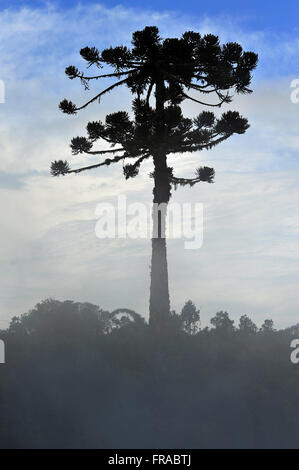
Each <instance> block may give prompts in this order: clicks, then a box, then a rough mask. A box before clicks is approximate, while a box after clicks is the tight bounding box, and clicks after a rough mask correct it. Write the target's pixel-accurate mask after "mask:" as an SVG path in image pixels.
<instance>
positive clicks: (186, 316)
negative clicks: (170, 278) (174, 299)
mask: <svg viewBox="0 0 299 470" xmlns="http://www.w3.org/2000/svg"><path fill="white" fill-rule="evenodd" d="M181 318H182V324H183V329H184V330H185V331H186V333H188V334H189V335H195V334H196V333H197V332H198V330H199V327H200V310H196V306H195V305H194V303H193V302H192V301H191V300H188V301H187V302H186V303H185V305H184V306H183V308H182V311H181Z"/></svg>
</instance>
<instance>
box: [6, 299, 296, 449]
mask: <svg viewBox="0 0 299 470" xmlns="http://www.w3.org/2000/svg"><path fill="white" fill-rule="evenodd" d="M298 334H299V325H295V326H293V327H291V328H288V329H284V330H276V329H275V328H274V325H273V322H272V321H271V320H270V319H265V321H264V322H263V324H262V325H261V327H259V328H258V327H257V326H256V325H255V324H254V323H253V322H252V320H251V319H250V318H249V316H247V315H242V316H241V317H240V320H239V323H238V325H235V324H234V321H233V320H231V319H230V317H229V314H228V313H227V312H224V311H220V312H217V313H216V314H215V315H214V317H212V318H211V326H210V327H201V324H200V312H199V310H197V308H196V306H195V305H194V304H193V303H192V302H191V301H188V302H186V304H185V305H184V307H183V308H182V310H181V312H179V313H176V312H174V311H172V312H171V316H170V319H169V324H168V325H167V327H165V330H161V331H160V333H159V334H158V336H157V335H153V334H152V331H151V328H150V327H149V325H148V323H147V322H146V321H145V320H144V318H143V317H142V316H140V315H139V314H137V313H136V312H133V311H132V310H129V309H125V308H120V309H118V310H115V311H114V312H108V311H104V310H102V309H100V308H99V307H98V306H96V305H93V304H89V303H78V302H72V301H64V302H61V301H58V300H51V299H48V300H45V301H42V302H40V303H39V304H37V305H36V306H35V308H33V309H32V310H30V311H29V312H27V313H25V314H23V315H21V316H19V317H14V318H13V319H12V321H11V323H10V326H9V328H8V329H6V330H2V331H1V334H0V337H1V338H2V339H3V341H4V342H5V345H6V364H2V365H1V366H0V415H1V424H2V425H1V428H0V446H1V448H37V449H38V448H62V449H63V448H65V449H66V448H83V449H84V448H106V449H113V448H114V449H115V448H119V449H122V448H123V449H124V448H136V449H138V448H140V449H141V448H156V449H159V448H160V449H163V448H169V449H175V448H189V449H195V448H198V449H201V448H235V449H238V448H292V447H294V448H295V447H296V446H297V445H298V437H299V436H298V433H299V428H298V422H299V411H298V406H297V403H298V387H299V367H298V365H296V364H293V363H292V362H291V361H290V354H291V349H290V343H291V340H292V339H293V338H296V337H298Z"/></svg>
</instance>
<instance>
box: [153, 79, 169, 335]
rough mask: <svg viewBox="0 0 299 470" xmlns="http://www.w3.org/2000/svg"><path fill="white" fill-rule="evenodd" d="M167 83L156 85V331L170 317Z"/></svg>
mask: <svg viewBox="0 0 299 470" xmlns="http://www.w3.org/2000/svg"><path fill="white" fill-rule="evenodd" d="M164 93H165V88H164V81H163V80H157V82H156V133H155V134H156V135H155V141H156V142H157V146H156V150H155V152H154V155H153V160H154V182H155V185H154V190H153V194H154V200H153V202H154V204H153V212H152V217H153V236H152V261H151V286H150V315H149V323H150V326H151V328H152V329H153V330H155V331H157V332H159V331H161V330H162V329H163V328H164V326H165V325H166V323H167V320H168V318H169V315H170V313H169V312H170V301H169V288H168V270H167V251H166V234H165V230H166V211H167V204H168V201H169V199H170V195H171V192H170V190H171V186H170V183H169V170H168V168H167V158H166V152H165V150H164V145H163V141H164V135H165V132H164V128H165V121H164Z"/></svg>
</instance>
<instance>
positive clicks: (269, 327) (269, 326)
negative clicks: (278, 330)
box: [260, 319, 275, 333]
mask: <svg viewBox="0 0 299 470" xmlns="http://www.w3.org/2000/svg"><path fill="white" fill-rule="evenodd" d="M260 331H261V332H262V333H273V332H274V331H275V329H274V322H273V320H269V319H268V320H265V321H264V323H263V324H262V327H261V330H260Z"/></svg>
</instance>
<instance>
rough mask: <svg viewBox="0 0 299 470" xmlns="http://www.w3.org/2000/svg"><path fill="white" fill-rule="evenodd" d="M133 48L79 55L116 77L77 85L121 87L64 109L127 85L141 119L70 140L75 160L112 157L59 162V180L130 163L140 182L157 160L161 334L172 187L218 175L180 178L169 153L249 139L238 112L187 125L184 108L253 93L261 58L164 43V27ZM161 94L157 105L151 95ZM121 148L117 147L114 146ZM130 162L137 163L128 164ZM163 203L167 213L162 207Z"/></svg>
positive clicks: (94, 127)
mask: <svg viewBox="0 0 299 470" xmlns="http://www.w3.org/2000/svg"><path fill="white" fill-rule="evenodd" d="M132 45H133V47H132V48H131V49H129V48H128V47H126V46H117V47H110V48H108V49H104V50H103V51H102V52H101V53H100V52H99V50H98V49H96V48H95V47H85V48H83V49H81V51H80V54H81V56H82V57H83V59H85V60H86V61H87V63H88V66H89V67H90V66H92V65H95V66H96V67H98V68H102V67H103V65H104V64H105V65H108V66H111V67H112V68H113V69H114V71H113V72H112V73H104V74H100V75H97V74H96V75H94V76H88V75H85V74H84V73H83V72H81V71H79V70H78V68H77V67H75V66H69V67H67V68H66V74H67V75H68V77H69V78H70V79H75V78H78V79H80V80H81V82H82V84H83V85H84V87H85V89H88V88H89V83H90V81H91V80H98V79H100V78H104V77H112V78H116V79H117V81H116V82H115V83H113V84H112V85H111V86H109V87H108V88H106V89H105V90H103V91H101V92H99V93H98V94H96V95H95V96H94V97H93V98H92V99H90V100H89V101H87V102H86V103H84V104H83V105H81V106H77V105H75V104H74V103H72V102H71V101H68V100H66V99H64V100H63V101H62V102H61V103H60V109H61V110H62V111H63V112H64V113H66V114H76V113H77V111H79V110H81V109H84V108H86V107H87V106H88V105H89V104H91V103H93V102H95V101H99V100H100V98H101V97H102V96H103V95H105V94H106V93H108V92H109V91H111V90H113V89H115V88H116V87H118V86H120V85H127V87H128V88H129V89H130V91H131V93H132V94H133V95H134V96H135V97H136V98H135V99H134V101H133V112H134V119H133V120H131V119H130V118H129V115H128V113H127V112H125V111H118V112H116V113H113V114H109V115H107V116H106V120H105V123H102V122H101V121H97V122H89V123H88V125H87V134H88V137H87V138H86V137H75V138H73V139H72V141H71V149H72V152H73V154H74V155H77V154H79V153H86V154H88V155H99V156H107V154H115V156H114V157H112V158H106V159H105V160H103V161H101V162H98V163H95V164H94V165H89V166H83V167H81V168H77V169H71V168H70V166H69V164H68V162H67V161H62V160H59V161H54V162H53V163H52V165H51V172H52V175H54V176H57V175H65V174H67V173H80V172H81V171H84V170H89V169H92V168H98V167H100V166H105V165H110V164H111V163H115V162H122V163H123V172H124V175H125V178H126V179H128V178H133V177H135V176H136V175H137V174H138V172H139V168H140V165H141V163H142V162H143V161H144V160H146V159H148V158H152V159H153V163H154V172H153V174H152V175H151V176H152V177H153V179H154V190H153V194H154V199H153V201H154V203H156V204H154V209H153V238H152V260H151V287H150V324H151V326H153V327H154V328H155V329H158V330H159V329H160V328H161V326H162V325H163V324H165V322H166V321H167V320H168V319H169V310H170V301H169V288H168V270H167V256H166V240H165V220H166V207H167V203H168V201H169V199H170V196H171V186H175V187H176V186H177V185H183V186H184V185H189V186H193V185H194V184H195V183H198V182H200V181H206V182H208V183H212V182H213V178H214V169H213V168H209V167H206V166H204V167H200V168H198V169H197V170H196V172H195V177H194V178H179V177H177V176H175V175H174V171H173V168H172V167H170V166H168V164H167V156H168V155H169V154H182V153H185V152H187V153H191V152H197V151H200V150H204V149H211V148H213V147H214V146H215V145H217V144H219V143H220V142H222V141H224V140H226V139H228V138H229V137H230V136H232V135H233V134H235V133H236V134H243V133H244V132H245V131H246V129H248V127H249V125H248V122H247V119H245V118H243V117H241V116H240V115H239V113H238V112H235V111H228V112H226V113H223V114H222V115H221V116H220V117H218V118H217V117H216V116H215V115H214V113H212V112H208V111H202V112H201V113H200V114H199V115H198V116H197V117H196V118H194V119H188V118H184V117H183V114H182V111H181V108H180V104H181V103H182V101H183V100H185V99H188V100H192V101H194V102H196V103H198V104H200V105H203V106H209V107H220V106H221V105H222V104H223V103H230V102H231V99H232V93H233V92H236V93H250V92H251V90H250V89H249V88H248V87H249V85H250V81H251V72H252V70H253V69H254V68H255V66H256V64H257V55H256V54H254V53H253V52H244V51H243V49H242V47H241V46H240V45H239V44H237V43H233V42H230V43H227V44H224V45H222V46H221V45H220V43H219V38H218V37H217V36H214V35H212V34H206V35H204V36H201V35H200V34H199V33H197V32H193V31H188V32H185V33H184V34H183V35H182V37H181V38H179V39H178V38H167V39H164V40H162V39H161V37H160V35H159V31H158V28H156V27H154V26H147V27H146V28H144V29H143V30H142V31H136V32H135V33H133V39H132ZM153 91H154V92H155V94H154V96H155V104H154V105H153V104H152V102H151V96H152V93H153ZM189 91H192V92H193V91H195V92H198V93H200V94H202V95H204V96H206V97H207V96H209V97H211V96H215V97H216V99H217V101H216V102H215V101H214V102H213V99H209V100H208V102H206V101H205V100H204V101H201V100H199V99H198V98H195V97H194V96H191V95H189ZM99 139H103V140H104V141H106V142H108V143H109V144H111V148H110V149H107V150H94V149H93V144H94V143H95V142H96V141H97V140H99ZM115 146H116V147H115ZM125 160H127V161H129V162H130V161H132V160H133V163H126V164H125V163H124V162H125ZM159 204H160V207H157V205H159Z"/></svg>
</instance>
